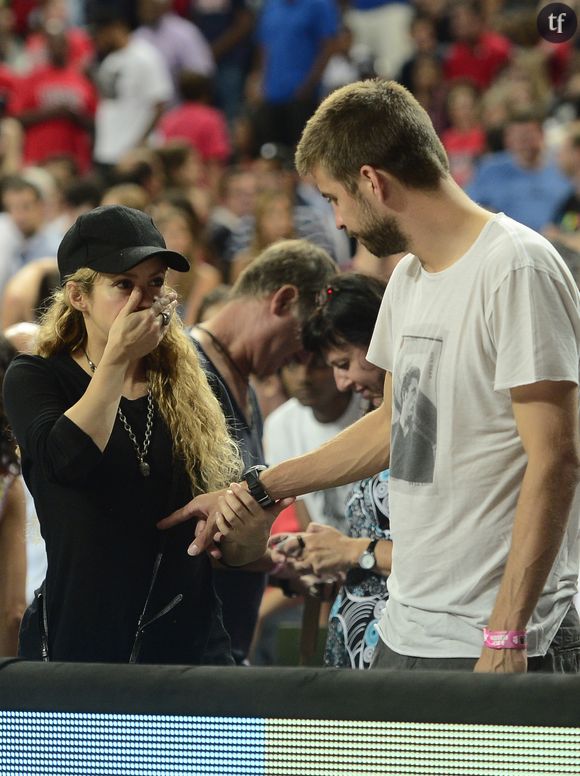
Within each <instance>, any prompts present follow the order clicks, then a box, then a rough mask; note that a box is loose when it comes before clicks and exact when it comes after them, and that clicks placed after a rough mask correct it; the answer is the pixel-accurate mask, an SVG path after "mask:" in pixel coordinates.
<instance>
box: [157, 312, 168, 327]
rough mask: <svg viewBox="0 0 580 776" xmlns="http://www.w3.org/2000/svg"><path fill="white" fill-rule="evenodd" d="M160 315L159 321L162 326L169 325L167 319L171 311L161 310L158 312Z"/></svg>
mask: <svg viewBox="0 0 580 776" xmlns="http://www.w3.org/2000/svg"><path fill="white" fill-rule="evenodd" d="M159 315H160V316H161V321H162V325H163V326H169V321H170V320H171V313H167V312H165V311H163V312H162V313H159Z"/></svg>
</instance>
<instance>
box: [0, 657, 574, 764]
mask: <svg viewBox="0 0 580 776" xmlns="http://www.w3.org/2000/svg"><path fill="white" fill-rule="evenodd" d="M579 723H580V676H564V675H541V674H529V675H498V674H496V675H487V674H471V673H455V672H432V673H409V672H406V673H390V672H383V671H366V672H365V671H350V670H337V669H319V668H307V669H297V668H210V667H185V666H184V667H181V666H119V665H104V664H100V665H88V664H74V663H47V664H43V663H27V662H24V661H18V660H6V661H4V662H0V776H169V775H171V776H172V775H173V774H179V776H564V775H566V776H580V724H579Z"/></svg>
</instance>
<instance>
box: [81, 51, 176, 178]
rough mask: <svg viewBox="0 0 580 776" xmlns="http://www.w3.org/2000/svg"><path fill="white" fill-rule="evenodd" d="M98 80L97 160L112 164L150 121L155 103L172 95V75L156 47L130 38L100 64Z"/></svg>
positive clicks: (134, 141)
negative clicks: (125, 44) (99, 97)
mask: <svg viewBox="0 0 580 776" xmlns="http://www.w3.org/2000/svg"><path fill="white" fill-rule="evenodd" d="M97 82H98V86H99V92H100V95H101V99H100V101H99V105H98V108H97V114H96V117H95V151H94V156H95V159H96V160H97V162H101V163H102V164H115V162H117V161H118V160H119V159H120V158H121V156H122V155H123V154H124V153H125V152H126V151H130V150H131V149H132V148H135V147H136V146H137V145H138V144H139V143H140V141H141V139H142V138H143V136H144V134H145V132H146V131H147V128H148V127H149V126H150V125H151V122H152V121H153V116H154V111H155V106H156V105H157V104H158V103H160V102H167V101H169V100H170V99H171V96H172V94H173V86H172V83H171V76H170V75H169V70H168V68H167V65H166V64H165V61H164V60H163V58H162V56H161V54H160V53H159V52H158V51H157V49H156V48H155V47H154V46H152V45H151V43H149V42H148V41H146V40H140V39H139V38H135V37H133V38H131V40H130V41H129V43H128V44H127V46H125V47H124V48H122V49H119V50H118V51H113V52H112V53H111V54H109V55H108V56H107V57H105V59H104V60H103V62H102V63H101V65H100V67H99V70H98V73H97Z"/></svg>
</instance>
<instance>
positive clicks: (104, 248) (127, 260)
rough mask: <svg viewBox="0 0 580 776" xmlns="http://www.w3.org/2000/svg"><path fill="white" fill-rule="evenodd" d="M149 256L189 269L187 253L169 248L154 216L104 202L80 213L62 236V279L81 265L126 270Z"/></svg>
mask: <svg viewBox="0 0 580 776" xmlns="http://www.w3.org/2000/svg"><path fill="white" fill-rule="evenodd" d="M150 256H160V257H161V258H162V259H163V260H164V261H166V262H167V266H168V267H171V269H175V270H177V271H178V272H187V271H188V270H189V262H188V260H187V259H186V258H185V256H182V255H181V253H177V251H169V250H167V246H166V245H165V240H164V239H163V235H162V234H161V232H160V231H159V229H158V228H157V227H156V226H155V224H154V223H153V220H152V218H151V216H148V215H147V214H146V213H144V212H143V211H142V210H135V209H134V208H132V207H125V206H124V205H102V206H101V207H97V208H95V209H94V210H89V211H88V213H83V215H81V216H79V217H78V218H77V220H76V221H75V222H74V224H73V225H72V226H71V228H70V229H69V230H68V232H67V233H66V234H65V236H64V237H63V238H62V241H61V243H60V245H59V248H58V253H57V258H58V270H59V272H60V280H61V282H64V281H65V279H66V278H67V276H68V275H72V274H73V273H74V272H76V271H77V270H78V269H81V267H88V268H89V269H94V270H96V271H97V272H110V273H114V274H116V273H122V272H127V270H130V269H131V268H132V267H135V266H136V265H137V264H140V263H141V262H142V261H145V259H148V258H149V257H150Z"/></svg>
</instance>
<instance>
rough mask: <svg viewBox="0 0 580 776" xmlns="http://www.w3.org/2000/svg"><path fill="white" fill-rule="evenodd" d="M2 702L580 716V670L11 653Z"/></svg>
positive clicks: (473, 717) (533, 721)
mask: <svg viewBox="0 0 580 776" xmlns="http://www.w3.org/2000/svg"><path fill="white" fill-rule="evenodd" d="M0 708H1V709H3V710H11V711H70V712H94V713H124V714H178V715H181V714H186V715H200V714H203V715H224V716H240V715H243V716H250V717H252V716H269V717H289V718H295V719H298V718H300V719H303V718H310V719H312V718H316V719H335V718H337V711H339V712H340V713H339V715H338V716H339V718H340V719H345V720H349V719H350V720H360V719H364V720H369V721H372V720H380V721H384V720H398V721H400V722H447V723H464V724H472V723H473V724H476V723H477V724H497V725H543V726H551V727H556V726H580V676H570V675H561V674H560V675H558V674H512V675H505V674H471V673H466V672H447V671H433V672H418V673H414V672H384V671H380V670H376V671H351V670H346V669H333V668H324V669H323V668H257V667H256V668H233V667H231V668H230V667H219V668H218V667H215V668H213V667H195V666H193V667H191V666H141V665H139V666H138V665H131V666H125V665H107V664H83V663H34V662H27V661H18V660H9V661H4V662H2V663H0ZM578 776H580V762H579V767H578Z"/></svg>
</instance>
